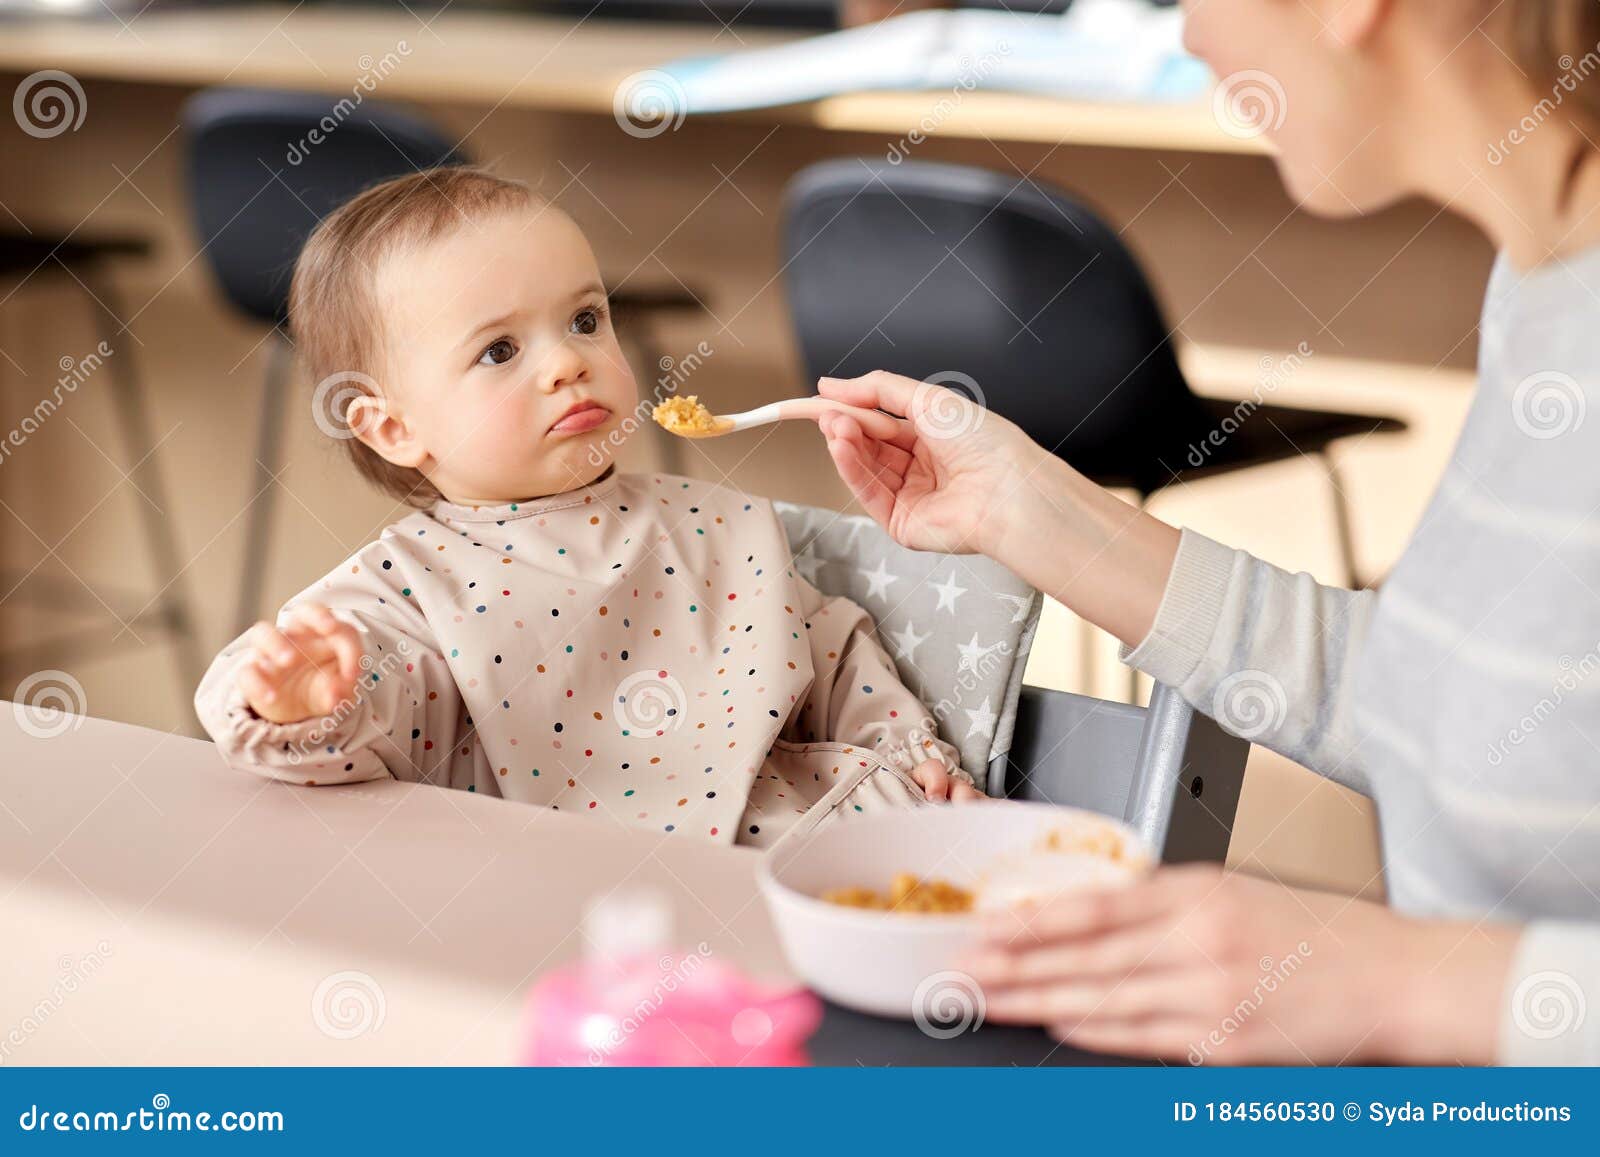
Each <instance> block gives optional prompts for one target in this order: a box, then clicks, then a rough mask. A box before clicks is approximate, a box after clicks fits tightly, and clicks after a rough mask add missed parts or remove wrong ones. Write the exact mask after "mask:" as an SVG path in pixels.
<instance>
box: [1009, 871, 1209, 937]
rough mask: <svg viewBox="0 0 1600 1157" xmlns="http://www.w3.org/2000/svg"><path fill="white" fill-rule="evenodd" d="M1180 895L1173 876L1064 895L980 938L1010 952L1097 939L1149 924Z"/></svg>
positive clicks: (1022, 911) (1026, 910) (1017, 913)
mask: <svg viewBox="0 0 1600 1157" xmlns="http://www.w3.org/2000/svg"><path fill="white" fill-rule="evenodd" d="M1182 891H1183V888H1182V886H1181V885H1180V884H1179V883H1176V882H1174V874H1173V873H1170V872H1158V873H1157V874H1156V875H1154V876H1152V877H1150V878H1149V879H1147V880H1141V881H1138V882H1137V883H1133V884H1128V885H1125V886H1122V887H1111V888H1096V889H1093V890H1088V889H1085V890H1084V891H1081V892H1068V893H1064V894H1062V895H1060V896H1057V897H1055V898H1054V899H1052V900H1050V901H1048V902H1046V903H1044V904H1041V905H1038V906H1030V907H1025V908H1019V909H1015V910H1013V911H1011V912H1007V913H1002V914H999V915H996V916H993V917H991V918H989V919H988V920H986V921H985V922H984V928H983V935H984V938H985V939H987V940H988V941H990V942H991V943H992V944H997V945H1000V946H1003V947H1005V948H1008V949H1010V950H1011V951H1022V950H1025V949H1028V948H1031V947H1033V946H1034V945H1037V944H1047V943H1051V942H1053V941H1057V940H1070V939H1075V938H1082V937H1092V936H1098V935H1103V934H1105V933H1108V932H1111V931H1115V930H1117V929H1120V928H1126V927H1128V926H1131V925H1134V924H1141V923H1143V922H1145V921H1147V920H1153V919H1155V918H1157V917H1159V916H1162V915H1164V914H1166V913H1168V912H1169V911H1171V910H1172V907H1173V904H1174V902H1175V900H1176V899H1177V897H1178V895H1179V894H1181V892H1182Z"/></svg>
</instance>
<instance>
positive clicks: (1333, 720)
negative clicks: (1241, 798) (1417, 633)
mask: <svg viewBox="0 0 1600 1157" xmlns="http://www.w3.org/2000/svg"><path fill="white" fill-rule="evenodd" d="M1376 602H1377V596H1376V595H1375V594H1374V593H1373V592H1371V591H1348V590H1342V589H1339V588H1337V587H1327V586H1322V585H1320V584H1318V583H1317V582H1315V581H1313V580H1312V578H1311V577H1310V576H1309V575H1306V574H1290V573H1289V572H1288V571H1284V570H1280V569H1279V568H1277V567H1274V566H1271V565H1269V564H1267V563H1265V562H1262V561H1261V560H1260V559H1258V558H1254V557H1253V556H1251V555H1249V554H1247V553H1245V552H1244V551H1241V550H1234V549H1232V548H1230V547H1226V546H1223V545H1221V544H1220V543H1217V542H1214V541H1212V540H1211V539H1209V538H1206V537H1205V536H1204V535H1200V534H1196V533H1194V532H1193V531H1188V530H1186V531H1184V532H1183V537H1182V540H1181V542H1180V544H1179V547H1178V554H1177V558H1176V560H1175V561H1174V563H1173V567H1172V575H1171V577H1170V578H1169V579H1168V580H1167V587H1166V590H1165V592H1164V593H1163V595H1162V599H1161V606H1160V608H1159V609H1158V611H1157V613H1156V620H1155V623H1154V624H1153V625H1152V627H1151V629H1150V633H1149V635H1148V636H1147V637H1146V638H1145V639H1144V640H1143V641H1142V642H1141V643H1140V644H1139V645H1138V646H1137V647H1135V648H1132V649H1128V648H1124V649H1123V652H1122V656H1123V659H1124V661H1125V662H1127V663H1128V664H1130V665H1131V666H1134V667H1137V668H1138V669H1139V670H1141V671H1143V672H1145V673H1146V674H1147V675H1149V676H1150V677H1151V678H1153V679H1157V680H1159V681H1161V682H1163V683H1166V684H1168V685H1169V686H1172V687H1174V688H1176V689H1177V690H1178V692H1179V693H1180V694H1181V695H1183V697H1184V698H1185V699H1186V700H1187V701H1188V702H1190V703H1192V704H1193V705H1194V706H1195V707H1196V708H1197V709H1198V710H1201V711H1204V712H1205V713H1206V714H1208V715H1210V716H1212V717H1213V718H1215V719H1216V720H1217V721H1218V722H1219V723H1220V724H1222V726H1223V727H1224V728H1225V729H1227V730H1228V731H1231V732H1233V733H1235V734H1237V735H1242V736H1244V737H1245V738H1247V739H1250V740H1252V741H1253V742H1255V743H1259V744H1261V745H1262V746H1264V747H1268V748H1271V749H1272V750H1273V751H1277V752H1280V753H1281V754H1283V755H1286V756H1288V757H1289V758H1290V759H1293V760H1295V761H1296V762H1297V763H1301V764H1304V765H1305V766H1306V767H1309V768H1311V769H1312V770H1313V771H1316V772H1319V773H1321V774H1322V775H1325V776H1327V777H1328V778H1330V779H1334V780H1336V781H1338V782H1340V783H1343V784H1345V785H1346V786H1349V787H1352V788H1355V789H1356V790H1358V791H1366V790H1367V787H1368V781H1367V778H1366V772H1365V769H1364V768H1363V767H1362V764H1361V761H1360V759H1359V758H1358V756H1357V743H1356V727H1355V724H1354V720H1353V712H1352V706H1351V704H1352V693H1351V687H1352V677H1351V672H1352V671H1353V670H1354V667H1355V663H1356V659H1357V656H1358V655H1359V654H1360V650H1361V647H1362V644H1363V642H1364V640H1365V638H1366V633H1367V628H1368V626H1369V623H1370V620H1371V617H1372V613H1373V608H1374V606H1375V605H1376ZM1595 1009H1600V926H1597V925H1595V924H1587V923H1577V922H1563V921H1551V920H1536V921H1534V922H1533V923H1530V924H1528V925H1527V926H1526V927H1525V928H1524V929H1523V932H1522V935H1521V937H1520V939H1519V941H1518V945H1517V950H1516V953H1515V957H1514V958H1513V960H1512V963H1511V967H1510V969H1509V971H1508V973H1507V977H1506V987H1505V992H1504V997H1503V999H1502V1002H1501V1009H1500V1017H1499V1028H1498V1037H1499V1047H1498V1053H1497V1057H1496V1059H1497V1060H1498V1062H1499V1063H1501V1064H1508V1065H1535V1064H1557V1065H1573V1064H1590V1065H1593V1064H1600V1016H1594V1015H1592V1013H1593V1011H1594V1010H1595Z"/></svg>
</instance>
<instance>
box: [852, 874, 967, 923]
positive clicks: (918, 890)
mask: <svg viewBox="0 0 1600 1157" xmlns="http://www.w3.org/2000/svg"><path fill="white" fill-rule="evenodd" d="M822 898H823V899H824V900H826V901H827V902H828V903H830V904H840V905H843V906H844V907H846V908H870V909H873V910H875V911H887V912H908V913H913V914H915V913H922V914H927V915H949V914H951V913H955V912H970V911H972V903H973V899H974V896H973V893H972V891H971V890H970V889H967V888H962V887H958V886H957V885H955V884H952V883H950V882H949V881H948V880H934V879H928V880H923V879H920V878H918V877H917V876H914V875H912V874H911V873H910V872H897V873H895V876H894V879H892V880H890V881H889V890H888V891H887V892H879V891H876V890H874V889H872V888H862V887H848V888H829V889H828V890H827V891H825V892H823V893H822Z"/></svg>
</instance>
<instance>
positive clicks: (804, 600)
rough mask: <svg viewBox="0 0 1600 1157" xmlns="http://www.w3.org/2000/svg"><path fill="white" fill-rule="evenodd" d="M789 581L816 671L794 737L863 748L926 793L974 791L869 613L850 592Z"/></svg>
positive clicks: (961, 795)
mask: <svg viewBox="0 0 1600 1157" xmlns="http://www.w3.org/2000/svg"><path fill="white" fill-rule="evenodd" d="M795 581H796V583H797V585H798V587H799V591H800V599H801V610H802V613H803V614H804V615H805V620H806V622H807V624H808V625H809V627H808V630H807V631H806V638H807V641H808V642H809V643H810V648H811V663H812V668H813V669H814V670H815V672H816V675H815V678H814V680H813V682H812V684H811V692H810V694H809V695H808V696H807V697H806V702H805V704H804V705H803V706H802V709H801V711H800V714H799V715H798V716H797V717H796V718H795V719H794V720H792V721H791V723H790V727H791V728H792V729H794V730H796V731H797V732H798V733H799V735H798V737H799V738H801V739H805V740H817V739H828V740H833V741H836V742H842V743H851V744H855V745H857V746H860V747H865V748H867V749H868V750H869V751H871V752H872V753H873V754H875V755H876V756H877V757H878V758H879V759H881V760H883V761H884V762H885V763H887V764H889V765H890V766H892V767H895V768H898V769H899V770H901V771H904V772H906V773H908V774H910V775H912V777H913V778H914V779H916V781H917V782H918V783H920V784H921V785H922V786H923V787H924V788H925V789H927V790H928V793H929V795H930V796H937V797H939V798H944V797H945V796H946V795H947V794H948V795H949V797H950V798H952V799H962V798H972V797H973V796H975V795H977V794H978V793H977V790H976V787H975V785H974V784H973V780H972V777H971V776H970V775H968V774H967V772H966V771H964V770H963V769H962V767H961V755H960V753H959V752H958V751H956V749H955V748H954V747H952V746H951V745H950V744H948V743H946V742H945V741H944V740H942V739H940V738H939V736H938V733H937V728H936V724H935V722H934V720H933V717H932V715H931V714H930V713H929V711H928V709H927V707H926V706H924V705H923V703H922V701H921V700H919V699H918V698H917V697H916V696H915V695H914V694H912V693H911V691H910V689H909V688H907V687H906V685H905V684H904V683H902V682H901V681H900V673H899V671H898V670H897V669H896V667H895V664H894V660H893V659H891V658H890V657H889V655H888V653H887V652H886V651H885V650H884V649H883V647H882V646H881V645H880V644H879V642H878V638H877V628H876V626H875V624H874V623H873V621H872V616H870V615H869V614H867V612H866V611H865V610H863V609H862V608H861V607H860V606H859V605H857V604H856V603H854V602H852V601H851V600H850V599H847V598H836V597H829V596H826V595H824V594H822V593H821V592H820V591H818V590H817V589H816V588H815V587H813V586H812V585H811V584H810V583H808V582H806V581H805V580H804V579H803V578H800V577H798V576H796V579H795Z"/></svg>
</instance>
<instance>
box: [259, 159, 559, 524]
mask: <svg viewBox="0 0 1600 1157" xmlns="http://www.w3.org/2000/svg"><path fill="white" fill-rule="evenodd" d="M537 203H538V198H537V197H536V196H535V194H534V193H533V191H532V190H531V189H529V188H528V187H527V186H526V185H524V184H522V183H521V182H518V181H512V180H508V179H506V178H504V177H498V176H496V175H494V174H493V173H490V172H488V171H486V170H484V169H479V168H469V167H466V166H453V167H446V168H438V169H429V170H426V171H422V172H417V173H413V174H411V175H410V176H407V177H398V178H396V179H395V180H392V181H385V182H384V183H383V184H381V185H375V186H373V187H372V188H370V189H367V190H366V191H365V192H363V193H361V194H359V195H358V196H356V197H355V198H354V199H352V200H350V201H347V202H345V204H343V205H341V206H340V207H339V208H338V209H336V210H334V211H333V212H332V213H330V214H328V216H327V217H326V218H324V219H323V221H322V223H321V224H320V225H318V226H317V228H316V230H315V231H314V232H313V233H312V234H311V237H310V238H309V239H308V240H307V241H306V244H305V248H304V249H302V250H301V251H300V257H299V260H297V261H296V262H295V266H294V277H293V279H292V280H291V281H290V284H289V332H290V336H291V337H292V338H293V340H294V344H295V351H296V356H297V357H298V358H299V361H300V364H301V367H302V369H303V371H304V373H305V375H306V377H307V378H308V379H309V380H310V381H312V382H315V383H317V384H316V387H315V394H314V396H313V398H312V407H313V412H314V415H315V417H316V418H317V424H318V425H319V426H320V427H322V429H323V430H324V431H325V432H327V433H329V434H331V435H332V436H333V437H335V438H336V439H338V440H340V441H342V442H343V443H344V445H345V448H346V452H347V453H349V455H350V458H351V460H352V461H353V462H354V463H355V467H356V469H357V470H358V471H360V472H361V474H362V476H363V477H365V478H366V479H367V480H368V481H370V482H372V483H373V484H375V485H376V486H377V487H378V488H379V489H380V490H382V491H384V492H385V493H386V494H389V495H391V496H392V497H394V498H397V499H399V500H400V501H402V502H405V503H408V504H409V505H411V506H417V507H421V508H423V509H427V508H428V507H429V506H431V505H432V504H433V503H434V501H436V500H437V499H438V498H440V497H441V495H440V494H439V491H438V490H437V489H436V488H435V487H434V485H433V484H432V483H431V482H429V481H428V480H427V478H426V477H424V476H423V474H422V472H421V471H419V470H416V469H413V468H411V467H409V466H397V465H395V464H394V463H393V462H390V461H388V460H387V459H385V458H384V457H383V456H382V455H380V454H379V453H378V452H377V451H376V450H374V449H372V447H370V446H368V445H366V443H364V442H362V441H361V440H360V439H359V438H357V437H355V435H354V433H353V431H352V430H351V429H350V425H349V420H348V415H349V410H350V403H351V401H352V400H353V399H354V398H355V397H356V396H357V395H358V394H368V395H372V394H375V393H377V392H378V390H379V389H381V386H379V384H378V380H379V377H380V375H381V374H382V372H383V368H382V365H381V363H382V350H383V342H384V328H383V317H382V314H381V311H380V310H379V308H378V303H377V300H376V289H375V285H374V282H375V280H376V271H377V269H378V268H379V266H380V265H381V264H382V263H383V262H384V261H385V260H387V259H388V258H389V257H390V256H392V255H393V254H394V253H396V252H397V251H399V250H401V249H404V248H407V247H411V246H416V245H421V244H424V243H426V242H429V241H432V240H434V239H436V238H438V237H440V236H442V235H444V234H445V233H447V232H449V231H450V230H452V229H456V228H459V227H460V226H462V225H468V224H472V223H474V222H476V221H479V220H482V219H483V218H485V217H488V216H490V215H492V214H495V213H501V212H504V211H506V210H509V209H525V208H528V207H530V206H532V205H535V204H537Z"/></svg>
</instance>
